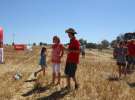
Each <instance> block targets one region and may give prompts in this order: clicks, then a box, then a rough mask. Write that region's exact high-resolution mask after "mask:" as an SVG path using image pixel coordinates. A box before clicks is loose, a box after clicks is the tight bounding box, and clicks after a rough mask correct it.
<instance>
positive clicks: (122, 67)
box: [116, 41, 127, 78]
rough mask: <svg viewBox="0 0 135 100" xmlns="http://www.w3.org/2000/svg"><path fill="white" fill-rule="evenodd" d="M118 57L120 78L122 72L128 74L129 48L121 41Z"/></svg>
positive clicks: (117, 52)
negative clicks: (127, 58) (127, 57)
mask: <svg viewBox="0 0 135 100" xmlns="http://www.w3.org/2000/svg"><path fill="white" fill-rule="evenodd" d="M116 55H117V56H116V59H117V65H118V67H119V78H120V77H121V74H122V72H123V73H124V74H125V76H126V73H127V72H126V56H127V48H126V47H124V42H122V41H121V42H120V43H119V47H118V48H117V50H116Z"/></svg>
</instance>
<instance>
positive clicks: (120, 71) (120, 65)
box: [119, 65, 122, 78]
mask: <svg viewBox="0 0 135 100" xmlns="http://www.w3.org/2000/svg"><path fill="white" fill-rule="evenodd" d="M121 71H122V70H121V65H119V78H120V77H121Z"/></svg>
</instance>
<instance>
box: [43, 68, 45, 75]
mask: <svg viewBox="0 0 135 100" xmlns="http://www.w3.org/2000/svg"><path fill="white" fill-rule="evenodd" d="M43 76H45V68H43Z"/></svg>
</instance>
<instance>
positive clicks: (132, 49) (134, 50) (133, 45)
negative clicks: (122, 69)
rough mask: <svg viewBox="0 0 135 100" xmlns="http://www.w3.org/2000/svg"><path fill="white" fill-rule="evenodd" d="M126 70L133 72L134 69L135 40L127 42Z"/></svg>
mask: <svg viewBox="0 0 135 100" xmlns="http://www.w3.org/2000/svg"><path fill="white" fill-rule="evenodd" d="M127 48H128V69H129V70H133V69H134V68H135V39H132V40H128V43H127Z"/></svg>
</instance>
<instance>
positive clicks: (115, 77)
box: [107, 76, 121, 81]
mask: <svg viewBox="0 0 135 100" xmlns="http://www.w3.org/2000/svg"><path fill="white" fill-rule="evenodd" d="M107 80H108V81H119V80H121V79H119V78H118V77H117V76H109V77H108V78H107Z"/></svg>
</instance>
